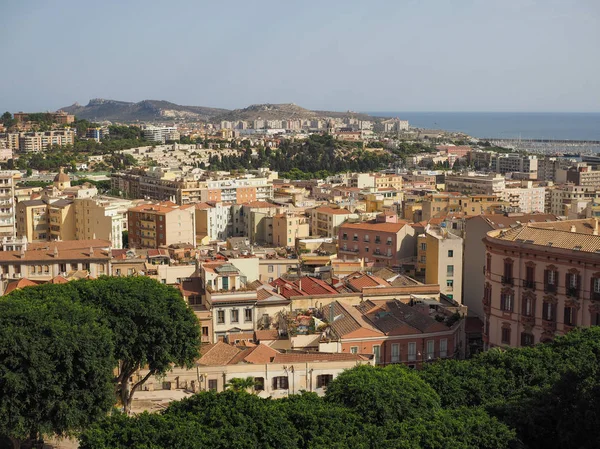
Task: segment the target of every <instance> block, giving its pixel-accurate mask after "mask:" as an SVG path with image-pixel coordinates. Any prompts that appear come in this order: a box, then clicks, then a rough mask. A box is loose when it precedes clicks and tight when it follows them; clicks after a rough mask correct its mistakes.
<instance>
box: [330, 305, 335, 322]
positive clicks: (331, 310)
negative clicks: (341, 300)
mask: <svg viewBox="0 0 600 449" xmlns="http://www.w3.org/2000/svg"><path fill="white" fill-rule="evenodd" d="M333 318H334V317H333V303H332V302H330V303H329V324H331V323H333Z"/></svg>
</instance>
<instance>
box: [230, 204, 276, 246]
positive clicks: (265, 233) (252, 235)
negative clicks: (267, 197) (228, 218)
mask: <svg viewBox="0 0 600 449" xmlns="http://www.w3.org/2000/svg"><path fill="white" fill-rule="evenodd" d="M282 209H285V208H282V207H281V206H278V205H276V204H273V203H269V202H266V201H251V202H248V203H245V204H234V205H232V207H231V215H232V222H233V224H232V226H233V235H234V236H236V237H248V238H249V239H250V242H252V243H255V242H262V243H267V242H273V216H274V215H275V214H278V213H280V212H281V211H282Z"/></svg>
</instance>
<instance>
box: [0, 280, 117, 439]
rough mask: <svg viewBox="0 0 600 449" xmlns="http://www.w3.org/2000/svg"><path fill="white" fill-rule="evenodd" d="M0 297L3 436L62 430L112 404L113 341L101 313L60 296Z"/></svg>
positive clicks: (72, 428) (28, 436)
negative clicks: (101, 318)
mask: <svg viewBox="0 0 600 449" xmlns="http://www.w3.org/2000/svg"><path fill="white" fill-rule="evenodd" d="M30 293H31V294H30V295H27V296H26V297H18V296H17V295H15V296H11V297H8V298H2V300H0V435H7V436H9V437H11V438H12V439H13V440H14V441H16V442H22V441H27V440H29V441H36V440H37V439H38V438H43V437H44V436H47V435H53V434H56V435H66V434H70V433H71V432H73V431H77V430H81V429H83V428H85V427H86V426H88V425H89V424H90V423H91V422H93V421H95V420H97V419H99V418H101V417H103V416H104V414H105V413H106V412H107V411H108V410H109V409H110V408H111V407H112V405H113V404H114V388H113V385H112V377H113V375H112V370H113V367H114V358H113V342H112V338H111V332H110V330H109V329H108V328H107V327H106V326H104V325H103V324H102V323H101V320H100V312H99V311H98V310H96V309H94V308H92V307H90V306H86V305H84V304H81V303H76V302H73V301H71V300H70V299H69V298H65V297H63V296H62V295H61V294H58V292H56V293H57V294H53V295H47V296H46V295H41V294H39V293H40V292H39V291H38V290H35V289H30Z"/></svg>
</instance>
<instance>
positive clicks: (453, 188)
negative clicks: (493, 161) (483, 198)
mask: <svg viewBox="0 0 600 449" xmlns="http://www.w3.org/2000/svg"><path fill="white" fill-rule="evenodd" d="M505 188H506V182H505V180H504V176H502V175H497V174H491V175H487V176H478V175H466V176H462V175H461V176H446V190H447V191H448V192H460V193H463V194H466V195H472V194H484V195H496V194H499V193H500V192H502V191H503V190H504V189H505Z"/></svg>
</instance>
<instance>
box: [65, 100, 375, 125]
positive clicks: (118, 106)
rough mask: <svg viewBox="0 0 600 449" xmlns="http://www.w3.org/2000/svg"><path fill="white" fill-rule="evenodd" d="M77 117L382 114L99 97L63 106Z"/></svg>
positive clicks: (134, 118)
mask: <svg viewBox="0 0 600 449" xmlns="http://www.w3.org/2000/svg"><path fill="white" fill-rule="evenodd" d="M62 110H63V111H65V112H68V113H69V114H74V115H75V116H77V118H82V119H87V120H90V121H97V122H101V121H104V120H109V121H111V122H123V123H135V122H161V121H162V122H165V121H170V120H173V121H200V120H202V121H210V122H213V123H218V122H220V121H222V120H228V121H235V120H248V121H252V120H257V119H263V120H294V119H296V120H298V119H302V120H309V119H318V118H325V117H334V118H344V117H353V118H357V119H360V120H373V121H380V120H382V118H381V117H371V116H369V115H367V114H360V113H357V112H351V111H348V112H333V111H311V110H309V109H305V108H302V107H300V106H297V105H295V104H293V103H287V104H253V105H251V106H248V107H247V108H244V109H235V110H233V111H231V110H228V109H219V108H207V107H203V106H181V105H178V104H175V103H170V102H168V101H160V100H144V101H140V102H139V103H129V102H126V101H117V100H104V99H102V98H95V99H93V100H90V102H89V103H88V104H87V105H85V106H82V105H80V104H78V103H75V104H73V105H71V106H67V107H64V108H62Z"/></svg>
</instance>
